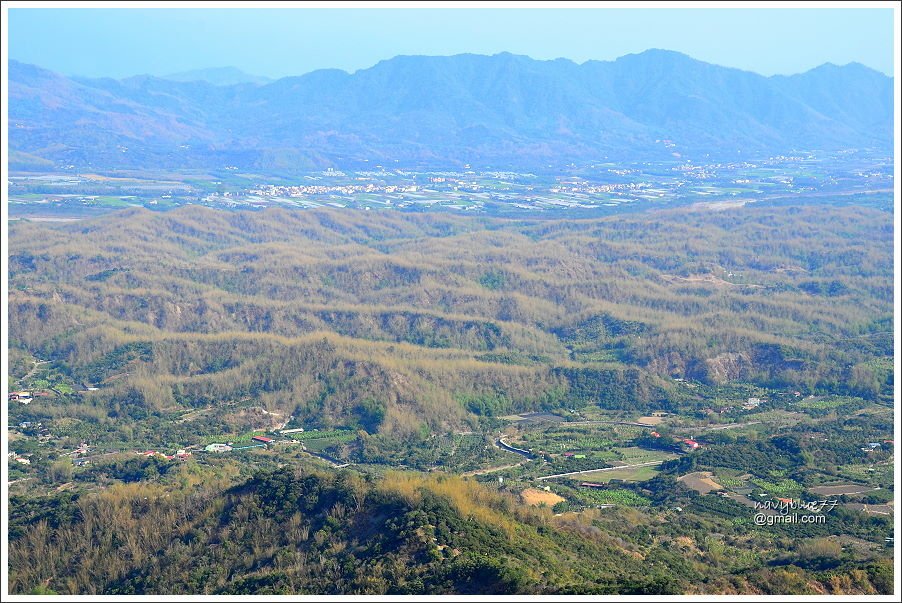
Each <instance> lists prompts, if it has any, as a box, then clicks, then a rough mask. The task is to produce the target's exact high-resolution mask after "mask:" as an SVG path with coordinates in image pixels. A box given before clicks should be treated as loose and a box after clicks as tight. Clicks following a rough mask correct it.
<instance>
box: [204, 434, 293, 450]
mask: <svg viewBox="0 0 902 603" xmlns="http://www.w3.org/2000/svg"><path fill="white" fill-rule="evenodd" d="M291 431H296V430H291ZM274 441H275V440H273V439H272V438H267V437H266V436H254V437H252V438H251V443H250V444H248V445H247V446H235V445H234V443H233V442H227V443H225V444H220V443H214V444H209V445H207V446H206V447H205V448H204V450H205V451H206V452H214V453H218V452H229V451H230V450H244V449H246V448H265V447H267V446H269V445H270V444H272V443H273V442H274Z"/></svg>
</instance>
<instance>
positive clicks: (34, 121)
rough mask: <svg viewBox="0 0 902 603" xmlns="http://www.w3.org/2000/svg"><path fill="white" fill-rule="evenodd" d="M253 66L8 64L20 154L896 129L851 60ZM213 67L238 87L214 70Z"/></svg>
mask: <svg viewBox="0 0 902 603" xmlns="http://www.w3.org/2000/svg"><path fill="white" fill-rule="evenodd" d="M204 74H205V75H204ZM202 75H203V77H201V76H202ZM241 76H244V77H245V78H248V77H250V78H252V77H253V76H246V74H242V73H241V72H239V71H237V70H234V71H233V70H231V69H226V70H225V71H221V70H213V73H212V74H211V72H208V71H201V72H196V73H195V74H194V75H192V74H191V73H189V74H177V75H176V76H174V77H170V78H158V77H151V76H138V77H131V78H126V79H122V80H114V79H109V78H100V79H88V78H68V77H65V76H62V75H59V74H56V73H53V72H51V71H47V70H44V69H41V68H39V67H35V66H33V65H27V64H23V63H18V62H15V61H13V62H10V65H9V126H10V136H9V144H10V167H11V168H12V169H28V168H29V167H34V168H36V169H37V168H40V169H46V168H47V166H48V165H51V163H49V162H52V164H55V165H57V166H63V165H74V166H76V167H77V168H80V169H88V168H91V169H110V168H145V169H148V168H159V169H171V168H203V169H215V168H222V167H225V166H236V167H238V168H240V169H247V170H255V171H258V172H259V171H263V172H267V173H291V172H298V171H302V170H308V169H317V168H322V167H327V166H342V167H360V166H365V165H370V166H375V165H386V166H397V165H403V166H406V167H417V166H433V167H435V166H440V167H447V168H453V167H458V166H463V165H466V164H470V165H473V166H474V167H479V168H489V167H494V168H520V169H532V170H541V169H543V168H546V167H549V166H554V167H559V166H562V165H565V164H567V163H570V162H574V163H578V164H580V163H586V162H594V161H605V160H607V161H618V160H635V159H649V160H659V159H673V158H674V156H675V155H677V154H678V156H680V157H683V158H703V157H705V156H710V157H712V158H724V159H731V158H732V159H734V158H737V157H755V156H760V155H763V154H773V153H780V152H783V153H786V152H791V151H793V150H803V149H804V150H807V149H843V148H852V147H855V148H878V149H885V150H887V151H890V150H891V149H892V141H893V132H894V129H893V81H892V79H891V78H889V77H887V76H885V75H883V74H881V73H879V72H877V71H874V70H872V69H869V68H867V67H865V66H863V65H860V64H856V63H852V64H849V65H846V66H843V67H838V66H835V65H830V64H827V65H823V66H821V67H818V68H816V69H812V70H811V71H808V72H806V73H803V74H799V75H793V76H773V77H764V76H761V75H757V74H754V73H750V72H746V71H741V70H738V69H730V68H726V67H720V66H717V65H712V64H709V63H704V62H701V61H697V60H694V59H692V58H690V57H688V56H686V55H683V54H680V53H676V52H670V51H664V50H648V51H646V52H643V53H640V54H632V55H627V56H624V57H621V58H619V59H617V60H616V61H607V62H603V61H588V62H586V63H583V64H576V63H573V62H571V61H568V60H565V59H558V60H554V61H536V60H533V59H530V58H528V57H525V56H517V55H512V54H507V53H504V54H498V55H494V56H482V55H472V54H464V55H457V56H449V57H426V56H399V57H395V58H393V59H390V60H386V61H382V62H380V63H378V64H377V65H375V66H373V67H371V68H369V69H364V70H361V71H357V72H356V73H353V74H349V73H346V72H344V71H340V70H337V69H327V70H320V71H314V72H312V73H308V74H306V75H302V76H299V77H286V78H282V79H279V80H277V81H274V82H270V83H263V84H261V83H258V82H253V81H238V80H239V79H241ZM217 78H218V79H219V81H220V82H221V83H222V84H225V85H215V84H214V83H211V82H210V81H204V80H214V81H215V80H216V79H217Z"/></svg>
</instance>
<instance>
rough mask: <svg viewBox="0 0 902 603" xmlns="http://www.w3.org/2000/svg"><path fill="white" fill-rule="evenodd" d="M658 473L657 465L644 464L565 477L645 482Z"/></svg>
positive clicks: (578, 479) (593, 480)
mask: <svg viewBox="0 0 902 603" xmlns="http://www.w3.org/2000/svg"><path fill="white" fill-rule="evenodd" d="M657 474H658V468H657V466H656V465H644V466H642V467H630V468H628V469H607V470H600V471H590V472H588V473H579V474H577V475H568V476H566V478H565V479H569V480H572V481H578V482H598V483H601V484H607V483H608V482H611V481H613V480H620V481H624V482H644V481H646V480H649V479H651V478H653V477H655V476H656V475H657Z"/></svg>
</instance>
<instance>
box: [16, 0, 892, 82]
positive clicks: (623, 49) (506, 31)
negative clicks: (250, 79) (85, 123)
mask: <svg viewBox="0 0 902 603" xmlns="http://www.w3.org/2000/svg"><path fill="white" fill-rule="evenodd" d="M8 26H9V38H8V40H9V56H10V57H11V58H13V59H16V60H19V61H24V62H28V63H34V64H37V65H40V66H42V67H46V68H48V69H52V70H55V71H59V72H62V73H65V74H68V75H85V76H111V77H125V76H129V75H135V74H139V73H150V74H154V75H165V74H169V73H174V72H178V71H186V70H191V69H198V68H204V67H221V66H227V65H229V66H235V67H238V68H240V69H242V70H244V71H247V72H249V73H253V74H258V75H265V76H269V77H282V76H286V75H300V74H303V73H306V72H309V71H312V70H314V69H320V68H331V67H337V68H339V69H344V70H346V71H355V70H357V69H363V68H367V67H371V66H372V65H374V64H375V63H377V62H378V61H380V60H382V59H388V58H391V57H393V56H396V55H399V54H426V55H449V54H458V53H462V52H472V53H479V54H494V53H497V52H503V51H509V52H513V53H516V54H525V55H529V56H531V57H533V58H535V59H553V58H558V57H565V58H568V59H572V60H574V61H576V62H580V63H581V62H583V61H585V60H588V59H599V60H611V59H615V58H617V57H618V56H622V55H624V54H629V53H632V52H641V51H643V50H647V49H648V48H665V49H668V50H677V51H680V52H684V53H686V54H688V55H690V56H692V57H695V58H697V59H701V60H704V61H708V62H711V63H717V64H720V65H726V66H729V67H738V68H741V69H747V70H750V71H755V72H757V73H761V74H764V75H771V74H774V73H781V74H791V73H799V72H802V71H806V70H808V69H810V68H812V67H815V66H817V65H820V64H822V63H826V62H832V63H836V64H838V65H844V64H846V63H849V62H852V61H857V62H859V63H863V64H865V65H867V66H869V67H872V68H874V69H877V70H879V71H882V72H884V73H887V74H892V70H893V11H892V9H889V8H886V9H827V8H806V9H779V8H777V9H760V8H752V9H734V8H730V9H710V8H705V9H687V8H682V9H656V8H642V9H610V8H593V9H583V8H579V9H553V8H552V9H524V8H514V9H469V8H458V9H429V8H415V9H389V8H384V9H355V8H347V9H308V8H287V9H286V8H277V9H257V8H246V9H244V8H239V9H223V8H212V9H171V8H167V9H134V8H120V9H106V8H95V9H84V8H80V9H64V8H59V9H37V8H11V9H10V10H9V20H8Z"/></svg>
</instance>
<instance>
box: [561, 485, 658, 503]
mask: <svg viewBox="0 0 902 603" xmlns="http://www.w3.org/2000/svg"><path fill="white" fill-rule="evenodd" d="M577 492H578V496H579V498H580V499H581V500H582V502H584V503H586V504H590V505H619V506H623V507H647V506H649V505H651V501H650V500H649V499H647V498H645V497H644V496H641V495H639V494H636V493H635V492H633V491H632V490H626V489H625V488H615V489H611V490H606V489H600V488H580V489H579V490H578V491H577Z"/></svg>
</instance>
